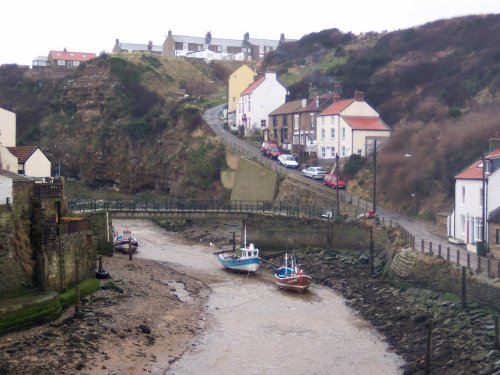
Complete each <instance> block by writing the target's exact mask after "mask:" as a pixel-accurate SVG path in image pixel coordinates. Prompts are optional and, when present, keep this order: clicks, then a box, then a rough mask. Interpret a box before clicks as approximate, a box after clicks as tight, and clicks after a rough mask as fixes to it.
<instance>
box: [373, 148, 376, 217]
mask: <svg viewBox="0 0 500 375" xmlns="http://www.w3.org/2000/svg"><path fill="white" fill-rule="evenodd" d="M376 202H377V140H376V139H374V140H373V214H374V215H375V214H376V213H377V203H376Z"/></svg>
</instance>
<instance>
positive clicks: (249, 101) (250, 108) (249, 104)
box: [248, 97, 252, 112]
mask: <svg viewBox="0 0 500 375" xmlns="http://www.w3.org/2000/svg"><path fill="white" fill-rule="evenodd" d="M251 110H252V101H251V100H250V97H248V112H250V111H251Z"/></svg>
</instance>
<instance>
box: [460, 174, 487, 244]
mask: <svg viewBox="0 0 500 375" xmlns="http://www.w3.org/2000/svg"><path fill="white" fill-rule="evenodd" d="M462 188H465V196H464V198H463V194H462ZM481 188H482V182H481V181H480V180H467V179H456V180H455V215H454V224H455V238H458V239H461V240H462V241H464V242H465V243H466V244H473V243H475V241H476V240H477V236H476V235H475V234H474V233H473V230H475V228H476V227H477V221H478V220H480V219H481V218H482V216H483V213H482V206H481V204H480V194H481V193H480V190H481ZM462 217H463V218H464V219H462ZM462 222H463V225H462Z"/></svg>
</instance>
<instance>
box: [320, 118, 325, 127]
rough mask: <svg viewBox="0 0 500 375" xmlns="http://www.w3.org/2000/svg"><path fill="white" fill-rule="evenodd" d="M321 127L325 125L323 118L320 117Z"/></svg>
mask: <svg viewBox="0 0 500 375" xmlns="http://www.w3.org/2000/svg"><path fill="white" fill-rule="evenodd" d="M321 125H325V117H323V116H322V117H321Z"/></svg>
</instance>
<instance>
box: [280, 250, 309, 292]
mask: <svg viewBox="0 0 500 375" xmlns="http://www.w3.org/2000/svg"><path fill="white" fill-rule="evenodd" d="M297 263H298V260H297V257H296V256H295V255H293V256H291V257H290V264H289V263H288V256H287V254H285V262H284V264H283V265H282V266H281V267H279V268H278V269H276V270H275V271H274V279H275V282H276V285H277V286H278V288H280V289H283V290H292V291H295V292H299V293H304V292H305V291H306V290H307V289H308V288H309V287H310V286H311V283H312V278H311V276H308V275H306V274H305V272H304V270H302V269H300V267H299V265H298V264H297Z"/></svg>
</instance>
